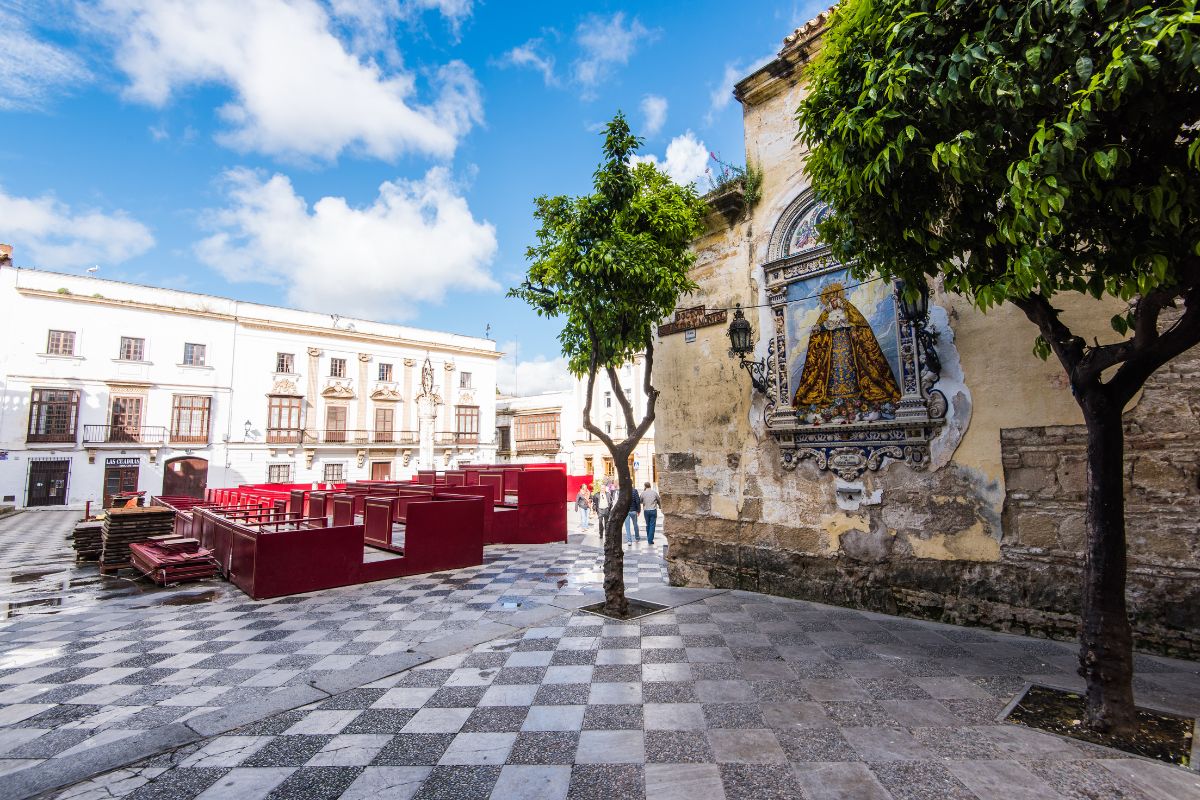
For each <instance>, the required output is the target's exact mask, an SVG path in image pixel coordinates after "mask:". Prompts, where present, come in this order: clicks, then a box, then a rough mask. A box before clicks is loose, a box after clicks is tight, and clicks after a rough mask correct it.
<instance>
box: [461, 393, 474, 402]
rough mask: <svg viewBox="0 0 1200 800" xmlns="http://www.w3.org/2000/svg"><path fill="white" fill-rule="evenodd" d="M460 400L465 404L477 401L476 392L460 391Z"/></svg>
mask: <svg viewBox="0 0 1200 800" xmlns="http://www.w3.org/2000/svg"><path fill="white" fill-rule="evenodd" d="M458 402H460V403H462V404H463V405H471V404H472V403H474V402H475V393H474V392H459V393H458Z"/></svg>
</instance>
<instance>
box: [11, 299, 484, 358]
mask: <svg viewBox="0 0 1200 800" xmlns="http://www.w3.org/2000/svg"><path fill="white" fill-rule="evenodd" d="M16 291H18V292H20V293H21V294H23V295H25V296H27V297H40V298H43V299H47V300H64V301H69V302H75V303H89V304H92V305H99V306H108V307H110V308H135V309H138V310H141V311H151V312H155V313H160V314H175V315H178V316H183V317H199V318H201V319H211V320H218V321H223V322H232V323H234V324H236V325H240V326H242V327H244V328H249V329H252V330H263V331H272V332H276V333H293V334H300V335H305V336H313V337H319V338H323V339H329V338H332V339H341V340H343V341H347V342H365V343H371V344H385V345H388V346H389V347H407V348H410V349H413V350H423V351H428V352H431V353H453V354H455V355H464V356H475V357H477V358H491V359H494V360H497V361H498V360H499V359H500V358H502V357H503V355H504V354H503V353H500V352H499V351H496V350H484V349H483V348H477V347H466V346H464V345H454V344H445V343H441V342H435V341H430V340H425V339H404V338H399V337H392V336H385V335H383V334H376V333H364V332H361V331H347V330H342V329H340V328H321V327H318V326H316V325H304V324H301V323H294V322H278V321H276V320H269V319H262V318H255V317H243V316H238V315H236V314H226V313H222V312H218V311H204V310H202V309H196V308H178V307H175V306H164V305H158V304H156V303H144V302H140V301H137V300H121V299H115V298H111V297H89V296H86V295H78V294H64V293H62V292H58V291H49V290H46V289H34V288H31V287H28V286H17V287H16Z"/></svg>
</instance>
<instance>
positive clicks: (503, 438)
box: [496, 425, 512, 453]
mask: <svg viewBox="0 0 1200 800" xmlns="http://www.w3.org/2000/svg"><path fill="white" fill-rule="evenodd" d="M511 433H512V428H510V427H508V426H507V425H505V426H503V427H500V428H496V441H497V442H498V443H499V445H500V452H501V453H507V452H508V451H509V450H511V449H512V439H511V437H510V434H511Z"/></svg>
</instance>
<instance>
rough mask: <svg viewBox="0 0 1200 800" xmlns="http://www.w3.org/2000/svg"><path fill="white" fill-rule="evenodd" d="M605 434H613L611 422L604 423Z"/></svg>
mask: <svg viewBox="0 0 1200 800" xmlns="http://www.w3.org/2000/svg"><path fill="white" fill-rule="evenodd" d="M604 432H605V433H612V423H611V422H605V423H604Z"/></svg>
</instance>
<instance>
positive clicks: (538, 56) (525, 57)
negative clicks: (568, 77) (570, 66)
mask: <svg viewBox="0 0 1200 800" xmlns="http://www.w3.org/2000/svg"><path fill="white" fill-rule="evenodd" d="M541 50H542V40H541V39H530V40H529V41H528V42H526V43H525V44H523V45H520V46H518V47H514V48H513V49H512V50H509V51H508V52H507V53H505V54H504V55H503V56H502V57H501V58H500V64H501V65H502V66H514V67H529V68H530V69H534V70H537V71H538V72H540V73H542V80H543V81H544V82H545V84H546V85H547V86H557V85H558V78H557V77H556V76H555V74H554V56H552V55H549V54H545V55H543V54H542V52H541Z"/></svg>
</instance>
